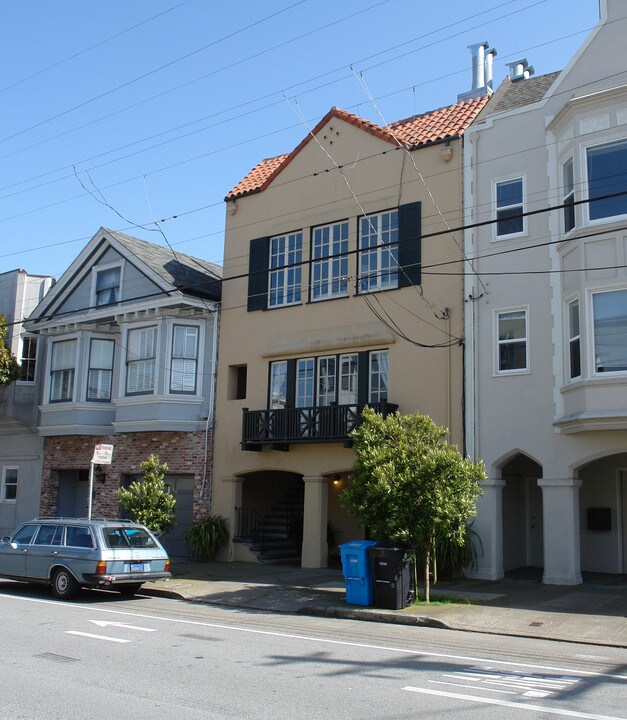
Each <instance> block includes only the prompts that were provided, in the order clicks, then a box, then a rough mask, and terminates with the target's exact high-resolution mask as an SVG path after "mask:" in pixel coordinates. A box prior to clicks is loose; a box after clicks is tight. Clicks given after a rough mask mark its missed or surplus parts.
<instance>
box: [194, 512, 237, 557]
mask: <svg viewBox="0 0 627 720" xmlns="http://www.w3.org/2000/svg"><path fill="white" fill-rule="evenodd" d="M229 538H230V534H229V522H228V520H227V519H226V518H224V517H222V516H221V515H210V516H209V517H206V518H203V519H202V520H199V521H198V522H197V523H194V524H193V525H192V526H191V527H189V528H188V529H187V530H186V531H185V540H186V541H187V547H188V548H189V551H190V553H191V555H192V557H193V558H194V559H195V560H213V558H214V557H215V556H216V554H217V552H218V550H220V548H221V547H223V546H224V545H226V544H227V543H228V541H229Z"/></svg>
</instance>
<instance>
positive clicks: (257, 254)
mask: <svg viewBox="0 0 627 720" xmlns="http://www.w3.org/2000/svg"><path fill="white" fill-rule="evenodd" d="M269 249H270V238H269V237H262V238H257V239H256V240H251V241H250V255H249V256H248V312H252V311H253V310H265V309H266V308H267V307H268V253H269Z"/></svg>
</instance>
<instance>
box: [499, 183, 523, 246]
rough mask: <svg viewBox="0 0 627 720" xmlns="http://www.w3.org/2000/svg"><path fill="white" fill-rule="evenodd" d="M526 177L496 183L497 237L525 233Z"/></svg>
mask: <svg viewBox="0 0 627 720" xmlns="http://www.w3.org/2000/svg"><path fill="white" fill-rule="evenodd" d="M524 198H525V183H524V178H522V177H517V178H511V179H509V180H499V181H498V182H495V183H494V206H495V208H496V217H495V220H496V237H497V238H504V237H511V236H514V235H523V234H524V233H525V218H524V217H523V216H522V214H521V213H524V212H525V203H524Z"/></svg>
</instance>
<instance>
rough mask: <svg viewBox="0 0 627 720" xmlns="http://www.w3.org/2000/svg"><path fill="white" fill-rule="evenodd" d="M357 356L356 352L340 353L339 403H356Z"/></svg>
mask: <svg viewBox="0 0 627 720" xmlns="http://www.w3.org/2000/svg"><path fill="white" fill-rule="evenodd" d="M358 378H359V356H358V355H357V353H348V354H346V355H340V369H339V387H338V397H337V401H338V404H339V405H356V404H357V398H358V385H357V381H358Z"/></svg>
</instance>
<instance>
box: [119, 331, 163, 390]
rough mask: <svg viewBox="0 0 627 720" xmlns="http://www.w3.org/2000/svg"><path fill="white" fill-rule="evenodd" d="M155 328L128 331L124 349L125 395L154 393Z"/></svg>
mask: <svg viewBox="0 0 627 720" xmlns="http://www.w3.org/2000/svg"><path fill="white" fill-rule="evenodd" d="M156 359H157V328H156V327H147V328H139V329H136V330H129V331H128V336H127V348H126V394H127V395H138V394H141V393H151V392H154V388H155V366H156Z"/></svg>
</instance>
